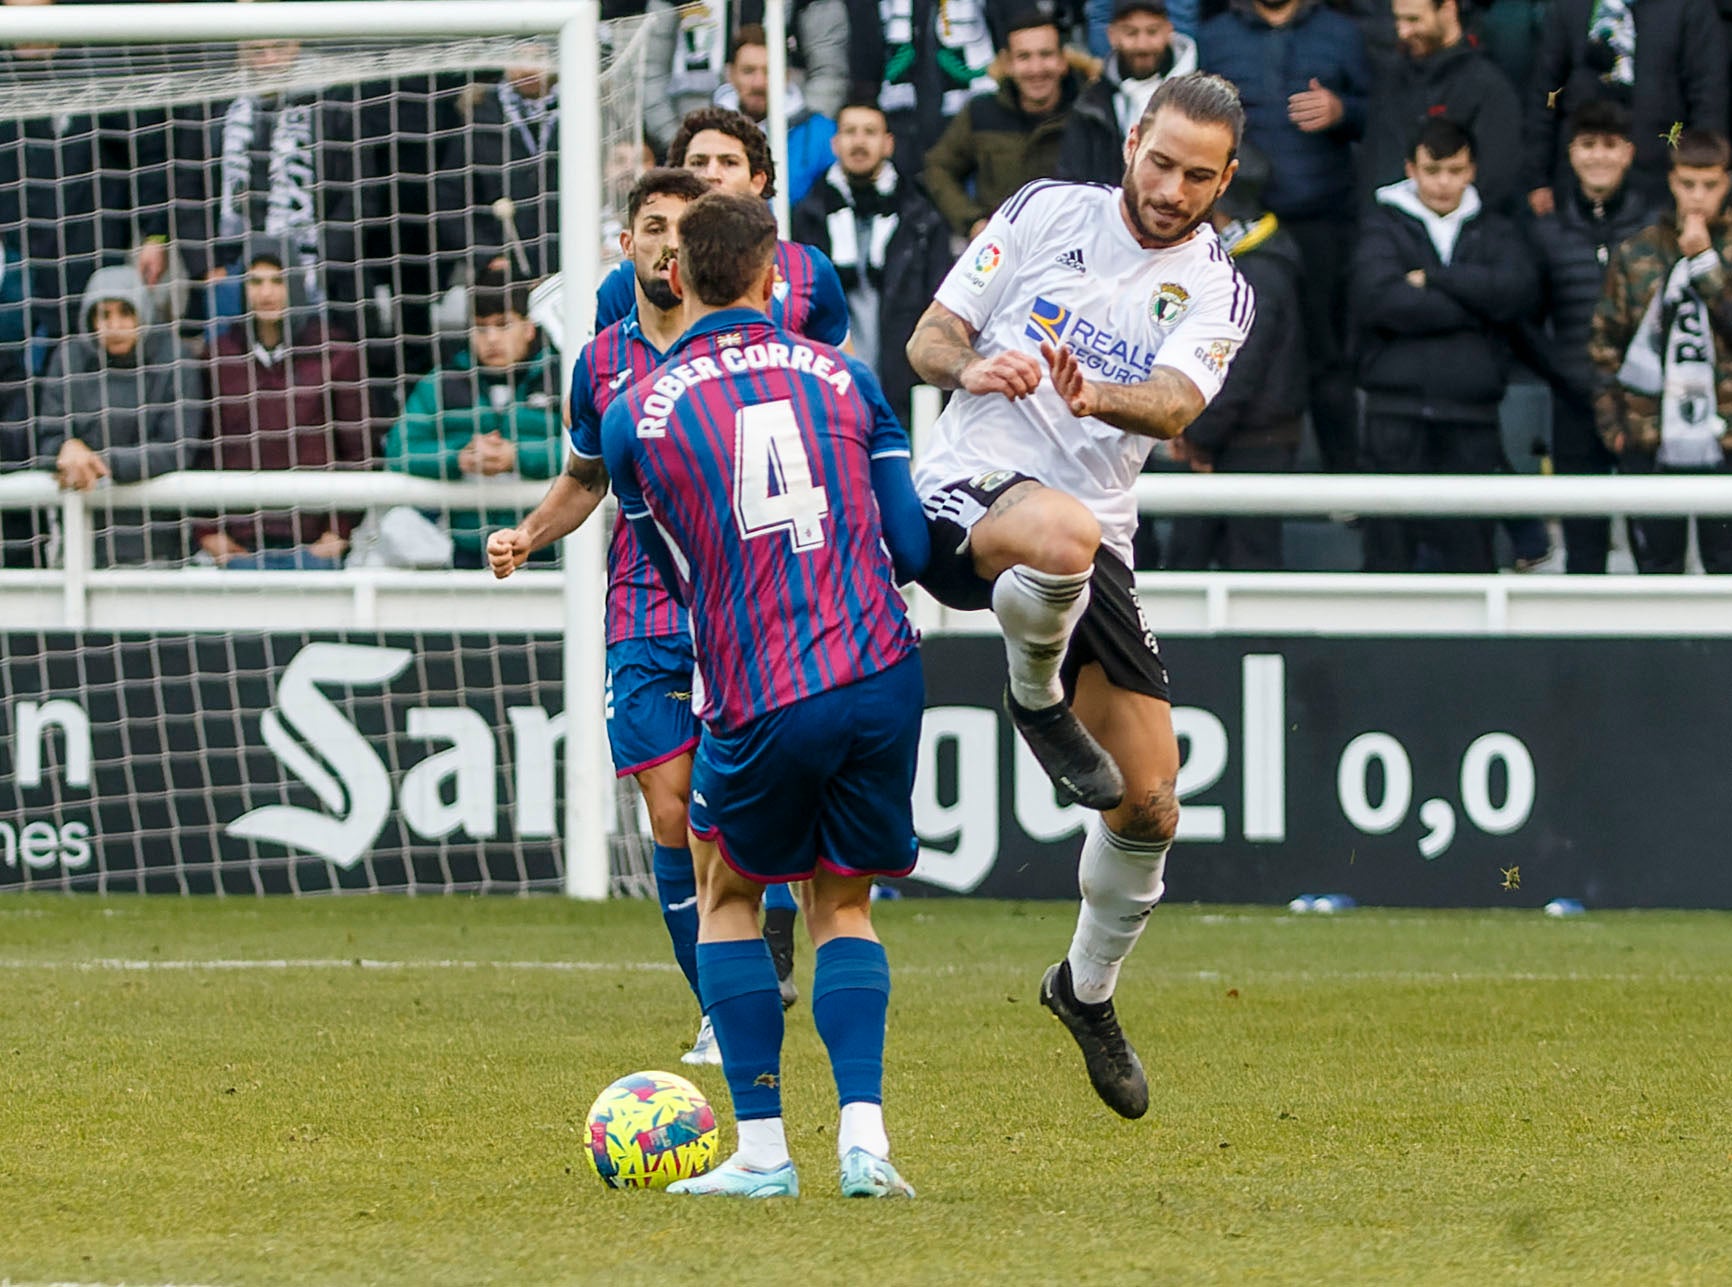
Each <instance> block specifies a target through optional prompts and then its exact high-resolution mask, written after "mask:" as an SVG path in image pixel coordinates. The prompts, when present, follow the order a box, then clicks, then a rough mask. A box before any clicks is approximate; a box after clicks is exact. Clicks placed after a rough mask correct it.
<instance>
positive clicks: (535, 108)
mask: <svg viewBox="0 0 1732 1287" xmlns="http://www.w3.org/2000/svg"><path fill="white" fill-rule="evenodd" d="M499 110H500V111H501V112H503V113H504V114H505V120H506V123H507V124H509V125H510V126H511V128H512V129H513V130H515V131H516V133H517V137H518V139H519V140H520V141H521V142H522V144H523V151H524V154H525V155H526V156H540V155H541V154H542V153H544V152H546V151H547V144H548V141H549V140H550V139H551V138H552V136H553V131H554V128H555V127H556V126H557V125H558V124H559V86H558V85H555V86H553V88H551V89H549V90H548V91H547V93H546V94H544V95H542V97H540V98H525V97H524V96H523V95H522V94H520V93H518V92H517V89H516V87H515V86H513V85H512V83H511V82H510V81H508V80H502V81H500V82H499Z"/></svg>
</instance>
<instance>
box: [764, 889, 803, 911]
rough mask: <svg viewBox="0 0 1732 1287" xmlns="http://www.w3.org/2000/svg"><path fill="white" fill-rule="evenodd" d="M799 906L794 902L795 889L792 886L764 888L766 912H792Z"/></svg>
mask: <svg viewBox="0 0 1732 1287" xmlns="http://www.w3.org/2000/svg"><path fill="white" fill-rule="evenodd" d="M797 906H798V904H797V903H795V902H794V887H793V886H792V885H766V886H765V887H764V910H765V911H771V910H775V911H787V912H791V911H793V910H795V908H796V907H797Z"/></svg>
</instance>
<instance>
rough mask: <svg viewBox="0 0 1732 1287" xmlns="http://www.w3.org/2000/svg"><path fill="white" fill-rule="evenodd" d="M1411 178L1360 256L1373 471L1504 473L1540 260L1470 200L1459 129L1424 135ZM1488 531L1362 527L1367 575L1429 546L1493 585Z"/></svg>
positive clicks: (1363, 367)
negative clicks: (1516, 377) (1511, 403)
mask: <svg viewBox="0 0 1732 1287" xmlns="http://www.w3.org/2000/svg"><path fill="white" fill-rule="evenodd" d="M1407 173H1408V177H1407V179H1405V180H1404V181H1403V182H1401V183H1394V184H1390V185H1389V186H1388V187H1386V188H1381V189H1379V190H1378V193H1377V207H1376V208H1375V209H1374V210H1373V211H1372V212H1371V213H1370V214H1368V215H1367V216H1366V219H1365V225H1364V229H1363V231H1362V234H1361V237H1360V243H1359V254H1358V260H1357V264H1356V270H1357V271H1356V274H1355V281H1354V295H1353V308H1354V314H1355V317H1356V320H1357V323H1358V339H1359V383H1360V386H1361V387H1362V388H1363V389H1364V390H1365V438H1364V457H1363V458H1364V461H1365V466H1366V468H1367V469H1368V470H1370V471H1372V472H1375V473H1385V474H1496V473H1503V472H1505V471H1506V470H1507V468H1508V465H1507V463H1506V461H1505V459H1504V452H1503V438H1502V434H1501V433H1500V431H1499V428H1498V405H1499V404H1500V403H1501V402H1502V401H1503V396H1504V392H1505V390H1506V389H1507V388H1508V386H1509V368H1510V363H1511V353H1510V343H1509V339H1508V333H1509V331H1510V330H1511V329H1513V328H1514V326H1515V325H1516V324H1517V323H1518V322H1519V321H1520V320H1521V319H1522V318H1524V317H1526V316H1527V315H1528V313H1529V311H1530V310H1531V309H1532V308H1533V305H1534V301H1535V297H1536V295H1537V289H1536V283H1535V277H1534V270H1533V265H1532V262H1531V257H1530V256H1529V253H1528V250H1527V247H1526V246H1525V245H1524V244H1523V242H1522V239H1521V237H1520V235H1519V234H1518V233H1517V232H1516V230H1515V227H1514V225H1512V224H1511V223H1510V222H1509V221H1508V220H1507V219H1504V218H1502V217H1500V216H1498V215H1494V214H1488V213H1486V212H1485V210H1484V208H1483V206H1482V204H1481V202H1480V200H1479V194H1478V193H1477V192H1475V191H1474V187H1473V138H1472V136H1471V135H1469V134H1468V133H1467V131H1466V130H1464V129H1462V128H1461V127H1460V126H1459V125H1457V124H1455V122H1453V121H1450V120H1447V119H1444V118H1441V117H1439V118H1437V119H1435V120H1431V121H1428V122H1426V124H1425V125H1424V126H1422V127H1421V129H1420V130H1419V133H1418V135H1417V137H1416V138H1415V140H1414V144H1413V148H1412V154H1411V157H1410V159H1409V161H1408V165H1407ZM1492 530H1493V527H1492V524H1491V523H1490V522H1489V521H1486V520H1473V519H1468V520H1463V519H1447V520H1437V521H1427V522H1417V521H1410V520H1406V519H1367V520H1366V523H1365V568H1366V571H1368V572H1412V571H1417V570H1419V567H1418V565H1417V564H1416V556H1417V555H1418V553H1419V549H1420V546H1421V544H1424V545H1425V546H1427V547H1429V549H1430V551H1431V554H1432V555H1434V556H1435V558H1436V562H1437V570H1439V571H1444V572H1495V571H1496V570H1497V563H1496V560H1495V559H1494V557H1493V553H1492ZM1427 566H1428V567H1429V566H1430V565H1429V564H1427Z"/></svg>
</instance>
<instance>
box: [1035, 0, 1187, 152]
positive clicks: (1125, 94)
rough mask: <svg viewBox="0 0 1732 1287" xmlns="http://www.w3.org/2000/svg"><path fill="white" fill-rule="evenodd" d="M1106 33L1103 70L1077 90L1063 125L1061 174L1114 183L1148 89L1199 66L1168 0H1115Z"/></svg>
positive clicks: (1060, 148)
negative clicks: (1176, 24) (1107, 49)
mask: <svg viewBox="0 0 1732 1287" xmlns="http://www.w3.org/2000/svg"><path fill="white" fill-rule="evenodd" d="M1107 39H1108V41H1109V42H1110V43H1111V52H1110V53H1109V54H1108V55H1107V60H1106V62H1105V63H1104V64H1103V65H1102V66H1101V74H1100V76H1099V77H1097V78H1096V79H1095V81H1094V83H1093V84H1091V85H1089V87H1088V88H1087V89H1085V90H1083V92H1082V93H1081V94H1079V95H1078V96H1077V100H1076V106H1074V107H1073V108H1071V114H1070V120H1069V122H1068V123H1066V125H1065V127H1064V140H1063V142H1062V143H1061V144H1060V145H1059V163H1058V177H1059V178H1061V179H1075V180H1078V181H1079V182H1083V183H1111V184H1115V185H1116V184H1117V183H1118V182H1119V180H1120V179H1121V178H1123V177H1124V172H1125V135H1126V133H1128V132H1129V130H1130V128H1131V126H1133V125H1135V124H1136V123H1137V121H1138V119H1139V118H1140V117H1141V116H1142V114H1143V107H1144V105H1145V104H1146V103H1147V102H1148V101H1149V95H1151V94H1153V93H1154V92H1155V90H1156V89H1157V88H1158V87H1159V86H1160V83H1161V82H1162V81H1164V80H1166V79H1167V77H1169V76H1182V75H1184V74H1185V73H1186V72H1192V71H1196V70H1197V42H1196V41H1194V40H1192V39H1191V38H1190V37H1189V36H1186V35H1182V34H1181V33H1179V32H1177V31H1174V30H1173V23H1172V19H1170V18H1169V17H1168V16H1167V0H1115V3H1114V5H1113V10H1112V22H1111V23H1110V24H1109V25H1108V27H1107Z"/></svg>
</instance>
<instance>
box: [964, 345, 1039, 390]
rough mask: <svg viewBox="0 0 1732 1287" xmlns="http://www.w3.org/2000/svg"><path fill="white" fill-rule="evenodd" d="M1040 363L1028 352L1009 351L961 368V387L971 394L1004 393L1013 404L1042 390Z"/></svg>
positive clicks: (980, 359) (977, 360)
mask: <svg viewBox="0 0 1732 1287" xmlns="http://www.w3.org/2000/svg"><path fill="white" fill-rule="evenodd" d="M1040 375H1041V372H1040V363H1039V362H1036V361H1035V360H1034V358H1033V357H1031V356H1030V355H1029V354H1027V353H1019V352H1017V351H1016V350H1015V349H1007V350H1005V351H1004V352H1003V353H994V354H993V355H992V356H991V357H987V358H979V359H976V360H975V361H973V362H970V363H969V364H968V365H967V366H965V367H963V368H962V387H963V388H965V389H967V390H968V391H969V392H970V393H1002V394H1003V395H1004V396H1005V397H1007V398H1009V399H1010V400H1011V401H1012V402H1014V401H1016V400H1017V399H1018V398H1026V397H1027V396H1028V395H1029V394H1031V393H1033V392H1034V391H1035V390H1036V389H1038V388H1039V387H1040Z"/></svg>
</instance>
